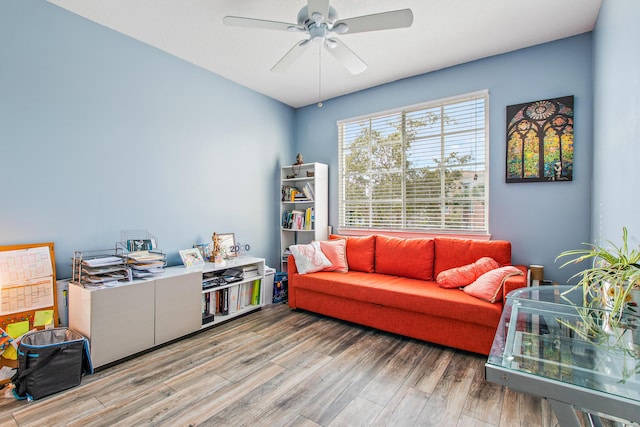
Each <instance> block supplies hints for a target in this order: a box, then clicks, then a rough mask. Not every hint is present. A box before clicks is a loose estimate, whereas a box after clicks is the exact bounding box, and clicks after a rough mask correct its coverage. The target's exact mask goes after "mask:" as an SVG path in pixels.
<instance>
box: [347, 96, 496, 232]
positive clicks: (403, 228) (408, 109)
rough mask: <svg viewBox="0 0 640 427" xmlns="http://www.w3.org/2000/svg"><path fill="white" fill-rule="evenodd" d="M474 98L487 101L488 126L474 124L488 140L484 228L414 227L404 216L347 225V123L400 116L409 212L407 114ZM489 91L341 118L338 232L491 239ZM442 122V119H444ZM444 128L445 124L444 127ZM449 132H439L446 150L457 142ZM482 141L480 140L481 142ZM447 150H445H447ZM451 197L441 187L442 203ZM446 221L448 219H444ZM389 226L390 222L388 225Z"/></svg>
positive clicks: (403, 201) (403, 198) (404, 202)
mask: <svg viewBox="0 0 640 427" xmlns="http://www.w3.org/2000/svg"><path fill="white" fill-rule="evenodd" d="M474 100H484V111H483V113H484V115H483V117H484V119H483V123H484V129H482V128H481V127H479V126H475V127H472V128H471V129H473V130H475V131H479V132H480V133H481V134H482V138H483V140H484V147H483V149H484V150H483V151H484V152H483V154H482V156H483V159H484V170H483V171H482V181H481V182H480V183H479V184H481V185H483V189H484V193H483V195H482V203H483V205H484V212H483V213H484V215H483V217H482V227H481V228H480V229H478V227H476V229H465V228H446V227H433V228H427V227H423V228H411V227H408V226H407V219H406V218H404V217H403V219H402V223H401V225H400V227H375V226H373V227H371V226H370V225H371V222H370V223H369V224H368V225H369V226H366V227H354V226H352V225H350V226H346V225H345V224H346V223H347V221H346V220H347V217H346V214H345V204H346V203H347V202H346V192H345V184H346V182H347V180H346V178H345V170H344V169H345V147H344V142H345V141H344V140H345V135H344V132H345V126H346V125H349V124H356V123H358V122H363V121H367V120H368V121H369V122H370V123H369V124H370V125H371V123H372V122H373V121H374V120H377V119H381V118H383V117H387V116H392V115H400V122H399V123H401V125H402V128H401V131H400V133H401V135H402V136H401V139H402V140H403V141H402V142H401V151H402V153H401V159H402V161H401V164H402V166H401V177H402V184H401V187H402V190H401V191H402V193H403V194H402V196H401V197H399V199H401V204H402V211H403V213H404V212H406V211H407V206H408V202H407V199H408V198H407V197H406V196H407V194H406V193H405V190H406V189H405V182H406V180H405V176H406V172H407V171H410V170H412V169H411V168H406V167H405V166H406V163H405V162H404V160H405V159H406V153H407V152H408V148H409V147H408V146H407V145H406V139H405V138H406V130H407V128H406V127H405V124H406V122H405V120H406V117H407V114H411V113H415V112H417V111H420V110H430V109H434V108H444V107H447V106H451V105H455V104H462V103H464V102H471V101H474ZM489 100H490V99H489V90H488V89H485V90H480V91H475V92H470V93H465V94H461V95H456V96H452V97H447V98H441V99H437V100H432V101H428V102H424V103H420V104H414V105H410V106H404V107H400V108H395V109H391V110H386V111H381V112H375V113H371V114H366V115H362V116H358V117H352V118H348V119H342V120H338V121H337V127H338V232H339V233H343V234H371V233H383V234H389V235H403V236H425V235H451V234H454V235H456V236H468V237H474V238H488V236H490V234H489V143H490V141H489ZM477 110H479V109H477ZM440 117H442V115H440ZM478 122H481V120H480V119H477V120H476V121H475V122H474V123H478ZM441 123H442V121H441ZM441 127H443V126H441ZM448 135H449V133H447V132H444V130H442V131H441V132H440V134H439V138H440V145H441V147H443V150H444V149H445V148H446V146H447V145H446V144H447V143H448V144H449V146H451V144H453V142H452V141H447V136H448ZM481 143H482V142H480V144H481ZM371 146H372V147H373V146H374V145H373V144H372V145H371ZM467 146H468V147H471V146H474V145H473V144H469V145H467ZM474 147H475V148H476V149H478V150H479V149H481V148H482V147H478V146H477V145H475V146H474ZM443 152H444V151H443ZM443 160H444V157H440V161H443ZM478 164H482V162H481V161H480V163H478ZM434 169H436V170H440V172H442V171H444V169H446V166H445V167H442V168H434ZM370 171H371V172H370V173H372V174H374V173H375V172H376V170H375V169H370ZM440 179H441V182H442V183H444V181H445V179H446V178H444V177H442V178H440ZM374 199H375V197H374V196H369V198H368V200H369V202H370V203H372V204H373V202H374V201H375V200H374ZM446 199H447V196H446V194H444V188H442V189H441V190H440V195H439V197H438V200H439V201H440V202H441V203H442V206H444V203H445V201H446ZM465 200H466V201H467V202H468V203H471V202H473V200H474V198H473V197H469V198H468V199H465ZM468 209H469V211H473V206H470V207H469V208H468ZM443 212H444V210H443V209H441V210H440V212H439V214H438V215H439V216H440V217H442V218H444V215H445V214H444V213H443ZM443 224H444V222H443ZM387 225H389V224H387Z"/></svg>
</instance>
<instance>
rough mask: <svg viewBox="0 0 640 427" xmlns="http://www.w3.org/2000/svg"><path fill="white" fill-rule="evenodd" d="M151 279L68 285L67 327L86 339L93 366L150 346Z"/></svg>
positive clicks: (152, 291) (152, 299)
mask: <svg viewBox="0 0 640 427" xmlns="http://www.w3.org/2000/svg"><path fill="white" fill-rule="evenodd" d="M154 293H155V283H154V282H153V281H148V282H140V283H131V284H123V285H122V286H117V287H113V288H102V289H88V288H83V287H82V285H78V284H76V283H70V284H69V328H70V329H73V330H74V331H77V332H80V333H81V334H82V335H84V336H85V337H87V338H89V342H90V348H91V362H92V363H93V366H94V367H99V366H102V365H105V364H107V363H110V362H113V361H116V360H118V359H122V358H124V357H127V356H129V355H131V354H135V353H138V352H140V351H143V350H146V349H148V348H151V347H153V346H154V342H155V338H154V311H155V307H154V305H155V303H154Z"/></svg>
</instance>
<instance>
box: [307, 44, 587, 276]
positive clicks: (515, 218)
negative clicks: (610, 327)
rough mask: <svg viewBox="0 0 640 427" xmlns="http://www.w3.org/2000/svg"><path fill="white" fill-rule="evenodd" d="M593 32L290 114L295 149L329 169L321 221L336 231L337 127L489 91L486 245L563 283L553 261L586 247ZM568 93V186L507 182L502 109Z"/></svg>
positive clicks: (568, 271) (565, 273)
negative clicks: (571, 118) (503, 243)
mask: <svg viewBox="0 0 640 427" xmlns="http://www.w3.org/2000/svg"><path fill="white" fill-rule="evenodd" d="M591 42H592V37H591V33H587V34H583V35H580V36H575V37H571V38H567V39H563V40H559V41H555V42H552V43H547V44H543V45H538V46H534V47H531V48H527V49H522V50H519V51H516V52H512V53H507V54H503V55H498V56H494V57H490V58H486V59H482V60H479V61H474V62H471V63H467V64H463V65H460V66H456V67H452V68H447V69H444V70H441V71H437V72H433V73H428V74H424V75H420V76H417V77H413V78H408V79H404V80H400V81H397V82H393V83H390V84H386V85H382V86H379V87H376V88H373V89H369V90H365V91H362V92H358V93H354V94H350V95H346V96H343V97H340V98H336V99H333V100H329V101H326V102H324V106H323V107H322V108H318V107H317V106H315V105H312V106H308V107H305V108H302V109H299V110H297V111H296V116H295V141H296V144H297V145H296V151H299V152H301V153H303V155H304V158H305V160H306V161H316V162H322V163H328V164H329V175H330V182H329V194H330V199H331V200H330V207H329V210H330V215H329V222H330V224H331V225H333V226H334V229H335V228H337V224H338V211H337V208H338V207H337V194H338V175H337V172H338V152H337V141H338V131H337V126H336V121H338V120H341V119H346V118H350V117H357V116H360V115H363V114H368V113H372V112H376V111H384V110H388V109H392V108H396V107H401V106H405V105H412V104H418V103H421V102H426V101H430V100H434V99H439V98H444V97H450V96H454V95H458V94H463V93H467V92H472V91H477V90H481V89H489V96H490V101H489V103H490V108H489V110H490V111H489V120H490V124H489V125H490V155H489V162H490V165H489V217H490V221H489V227H490V233H491V234H492V238H493V239H506V240H509V241H511V242H512V247H513V261H514V262H515V263H522V264H525V265H529V264H542V265H544V266H545V277H546V278H548V279H552V280H557V281H561V282H564V281H566V279H567V278H568V277H569V276H571V275H572V274H573V273H574V272H575V271H573V270H571V269H563V270H558V266H559V264H556V263H554V260H555V257H556V256H557V255H558V254H559V253H560V252H562V251H564V250H566V249H571V248H574V247H576V245H579V243H580V242H584V241H589V237H590V224H591V216H590V208H591V177H592V171H591V167H592V151H593V147H592V122H593V111H592V49H591V48H592V45H591ZM564 95H574V96H575V106H574V108H575V110H574V112H575V117H576V126H575V141H576V142H575V169H574V177H573V181H572V182H560V183H524V184H506V183H505V157H506V154H505V116H506V111H505V108H506V106H507V105H512V104H519V103H522V102H527V101H535V100H540V99H546V98H555V97H560V96H564Z"/></svg>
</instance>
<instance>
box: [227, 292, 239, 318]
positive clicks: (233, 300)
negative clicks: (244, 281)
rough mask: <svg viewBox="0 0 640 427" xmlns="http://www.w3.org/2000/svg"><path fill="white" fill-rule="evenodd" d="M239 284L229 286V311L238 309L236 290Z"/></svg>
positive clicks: (233, 311) (232, 311)
mask: <svg viewBox="0 0 640 427" xmlns="http://www.w3.org/2000/svg"><path fill="white" fill-rule="evenodd" d="M239 290H240V286H232V287H230V288H229V313H235V312H236V311H238V296H239V293H238V291H239Z"/></svg>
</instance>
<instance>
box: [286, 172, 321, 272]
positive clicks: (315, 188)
mask: <svg viewBox="0 0 640 427" xmlns="http://www.w3.org/2000/svg"><path fill="white" fill-rule="evenodd" d="M328 179H329V176H328V166H327V165H325V164H322V163H302V164H294V165H290V166H283V167H282V168H281V171H280V186H281V193H282V194H281V199H280V254H281V256H282V258H281V263H280V268H281V271H285V272H286V271H287V258H288V256H289V253H290V252H289V246H291V245H296V244H305V243H310V242H311V241H313V240H325V239H327V238H328V225H329V206H328V193H329V192H328Z"/></svg>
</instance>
